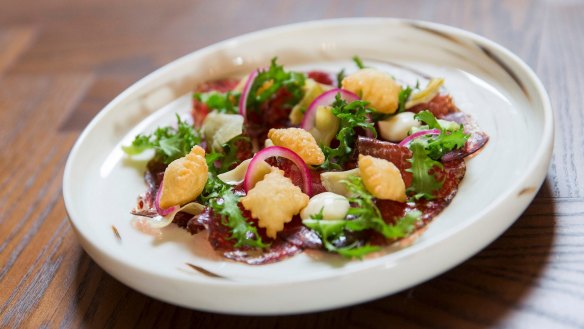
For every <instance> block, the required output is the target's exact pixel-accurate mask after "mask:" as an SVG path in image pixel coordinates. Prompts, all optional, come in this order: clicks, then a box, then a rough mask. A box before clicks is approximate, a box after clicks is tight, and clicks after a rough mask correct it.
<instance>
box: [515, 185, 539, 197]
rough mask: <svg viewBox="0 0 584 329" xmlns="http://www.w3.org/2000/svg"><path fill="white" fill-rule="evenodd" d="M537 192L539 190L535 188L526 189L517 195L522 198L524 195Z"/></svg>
mask: <svg viewBox="0 0 584 329" xmlns="http://www.w3.org/2000/svg"><path fill="white" fill-rule="evenodd" d="M535 191H537V189H536V188H535V187H532V186H531V187H524V188H523V189H522V190H521V191H519V193H518V194H517V196H522V195H524V194H531V193H533V192H535Z"/></svg>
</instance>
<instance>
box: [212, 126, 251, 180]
mask: <svg viewBox="0 0 584 329" xmlns="http://www.w3.org/2000/svg"><path fill="white" fill-rule="evenodd" d="M240 141H244V142H247V143H251V141H250V139H249V137H247V136H243V135H239V136H236V137H234V138H232V139H230V140H229V141H228V142H227V143H225V144H223V145H222V146H221V148H222V149H223V151H222V152H217V151H215V150H212V151H211V153H209V154H208V155H207V167H209V171H212V172H213V173H215V174H222V173H224V172H226V171H227V170H229V169H231V167H232V165H233V164H234V163H236V162H237V161H238V159H237V152H238V146H239V144H238V142H240ZM217 164H219V166H217Z"/></svg>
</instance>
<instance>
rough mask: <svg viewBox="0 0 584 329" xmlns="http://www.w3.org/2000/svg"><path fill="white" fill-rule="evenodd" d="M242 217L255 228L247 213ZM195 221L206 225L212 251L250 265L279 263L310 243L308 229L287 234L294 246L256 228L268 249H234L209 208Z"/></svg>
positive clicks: (225, 228)
mask: <svg viewBox="0 0 584 329" xmlns="http://www.w3.org/2000/svg"><path fill="white" fill-rule="evenodd" d="M243 215H244V216H245V217H246V218H247V220H248V221H249V222H253V223H254V226H256V227H257V223H256V220H255V219H253V218H251V216H250V213H249V211H243ZM197 221H198V222H199V223H201V224H202V223H205V224H206V225H205V226H206V227H207V230H208V231H209V243H210V244H211V246H212V247H213V249H215V250H216V251H217V252H219V253H221V254H222V255H223V256H224V257H226V258H229V259H231V260H234V261H238V262H243V263H246V264H250V265H261V264H269V263H274V262H278V261H281V260H283V259H285V258H288V257H291V256H293V255H295V254H297V253H299V252H301V251H302V250H303V248H302V247H301V245H302V246H308V245H309V242H310V241H311V240H310V239H311V238H310V236H309V234H310V232H307V231H309V230H308V229H307V231H302V230H298V231H296V232H294V231H289V232H288V236H289V237H290V240H292V241H295V242H296V244H295V243H292V242H290V241H289V240H288V239H283V238H280V237H278V238H277V239H275V240H272V239H270V238H268V237H267V236H266V234H265V230H264V229H262V228H258V233H259V234H260V236H261V237H262V240H263V241H265V242H267V243H270V247H269V248H268V249H267V250H259V249H252V248H245V247H243V248H235V247H234V245H235V241H234V240H233V239H231V233H230V229H229V227H227V226H225V225H223V223H222V222H221V216H218V215H215V214H214V213H213V211H212V210H211V209H210V208H206V209H205V210H204V211H203V212H202V213H201V214H199V215H198V216H197ZM303 235H305V237H303ZM302 239H304V240H305V242H302Z"/></svg>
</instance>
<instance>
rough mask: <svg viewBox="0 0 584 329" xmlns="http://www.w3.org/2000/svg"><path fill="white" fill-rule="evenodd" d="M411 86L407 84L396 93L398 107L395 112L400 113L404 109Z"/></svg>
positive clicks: (410, 92)
mask: <svg viewBox="0 0 584 329" xmlns="http://www.w3.org/2000/svg"><path fill="white" fill-rule="evenodd" d="M412 91H413V89H412V87H410V86H407V87H406V88H405V89H402V90H401V91H400V92H399V95H398V98H397V99H398V104H399V105H398V108H397V113H401V112H403V111H405V110H406V102H407V101H408V98H410V95H411V94H412Z"/></svg>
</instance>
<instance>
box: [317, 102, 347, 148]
mask: <svg viewBox="0 0 584 329" xmlns="http://www.w3.org/2000/svg"><path fill="white" fill-rule="evenodd" d="M339 125H340V120H339V118H337V117H336V116H335V115H334V114H333V112H332V108H331V107H330V106H319V107H318V108H317V109H316V116H315V124H314V127H313V128H312V129H310V133H311V134H312V136H314V139H315V140H316V143H317V144H318V145H326V146H329V145H330V144H331V141H332V140H333V138H335V136H336V135H337V132H338V131H339Z"/></svg>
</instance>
